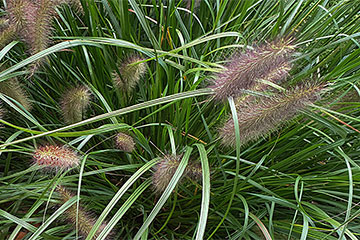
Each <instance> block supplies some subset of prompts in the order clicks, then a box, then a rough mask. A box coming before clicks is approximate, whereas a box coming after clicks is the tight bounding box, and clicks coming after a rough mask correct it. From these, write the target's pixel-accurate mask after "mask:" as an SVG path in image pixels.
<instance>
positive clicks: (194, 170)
mask: <svg viewBox="0 0 360 240" xmlns="http://www.w3.org/2000/svg"><path fill="white" fill-rule="evenodd" d="M181 158H182V155H177V156H174V155H165V156H164V157H163V158H162V160H161V161H160V162H159V163H158V164H157V165H156V166H155V172H154V173H153V177H152V182H153V188H154V189H155V192H156V193H157V194H160V193H162V192H163V191H164V190H165V189H166V187H167V186H168V185H169V182H170V180H171V178H172V177H173V176H174V174H175V172H176V169H177V168H178V167H179V164H180V161H181ZM184 176H187V177H189V178H191V179H193V180H199V178H201V176H202V170H201V166H200V165H198V164H189V165H188V166H187V167H186V169H185V172H184V174H183V176H182V177H184Z"/></svg>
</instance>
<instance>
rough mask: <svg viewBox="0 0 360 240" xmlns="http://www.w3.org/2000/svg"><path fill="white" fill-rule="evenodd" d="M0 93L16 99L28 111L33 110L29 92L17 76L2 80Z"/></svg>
mask: <svg viewBox="0 0 360 240" xmlns="http://www.w3.org/2000/svg"><path fill="white" fill-rule="evenodd" d="M0 93H2V94H5V95H7V96H9V97H11V98H13V99H15V100H16V101H17V102H18V103H20V104H21V105H22V106H23V107H24V108H25V109H26V110H27V111H30V110H31V107H32V105H31V102H30V99H29V94H28V93H27V92H26V91H25V90H24V89H23V86H22V84H21V83H20V82H19V81H18V80H17V79H16V78H12V79H9V80H6V81H2V82H0Z"/></svg>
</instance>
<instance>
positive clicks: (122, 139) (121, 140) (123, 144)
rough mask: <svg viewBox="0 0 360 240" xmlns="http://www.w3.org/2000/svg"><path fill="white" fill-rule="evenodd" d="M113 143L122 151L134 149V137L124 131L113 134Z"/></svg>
mask: <svg viewBox="0 0 360 240" xmlns="http://www.w3.org/2000/svg"><path fill="white" fill-rule="evenodd" d="M115 144H116V147H117V148H118V149H120V150H121V151H124V152H128V153H130V152H132V151H134V149H135V142H134V139H133V138H132V137H131V136H130V135H128V134H126V133H122V132H120V133H118V134H116V136H115Z"/></svg>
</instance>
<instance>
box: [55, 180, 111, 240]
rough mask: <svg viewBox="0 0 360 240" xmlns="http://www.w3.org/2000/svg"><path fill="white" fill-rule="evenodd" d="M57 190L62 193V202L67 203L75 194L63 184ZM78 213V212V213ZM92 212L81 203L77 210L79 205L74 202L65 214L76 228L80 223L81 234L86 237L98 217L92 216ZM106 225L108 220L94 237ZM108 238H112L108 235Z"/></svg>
mask: <svg viewBox="0 0 360 240" xmlns="http://www.w3.org/2000/svg"><path fill="white" fill-rule="evenodd" d="M56 191H57V192H58V193H59V194H60V199H61V202H62V203H66V202H67V201H69V200H70V199H71V198H72V197H74V196H75V194H73V193H72V192H70V191H69V190H67V189H66V188H65V187H63V186H57V187H56ZM76 213H78V214H76ZM92 215H93V214H91V213H90V212H88V211H87V210H85V209H84V208H83V207H82V206H81V205H80V206H79V209H78V211H77V205H76V204H73V205H72V206H71V207H70V208H68V209H67V210H66V211H65V212H64V214H63V216H64V218H65V219H66V220H67V221H69V223H70V224H71V225H72V226H73V227H74V228H75V227H76V224H77V225H78V230H79V234H80V235H81V236H82V237H83V238H84V239H85V238H86V237H87V236H88V234H89V233H90V231H91V229H92V227H93V226H94V225H95V223H96V220H97V219H96V218H94V217H93V216H92ZM105 227H106V222H103V223H102V224H101V225H100V227H99V229H98V230H97V231H96V233H95V235H94V239H95V238H97V237H98V236H99V235H100V233H101V232H102V231H103V229H104V228H105ZM107 239H110V237H109V236H108V238H107Z"/></svg>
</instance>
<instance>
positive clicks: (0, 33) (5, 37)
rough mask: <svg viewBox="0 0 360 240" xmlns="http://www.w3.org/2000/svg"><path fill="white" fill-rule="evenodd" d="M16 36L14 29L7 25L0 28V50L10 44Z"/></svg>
mask: <svg viewBox="0 0 360 240" xmlns="http://www.w3.org/2000/svg"><path fill="white" fill-rule="evenodd" d="M16 36H17V33H16V27H15V26H13V25H9V24H4V25H3V27H2V28H0V48H3V47H4V46H5V45H6V44H8V43H10V42H11V41H12V40H13V39H15V38H16Z"/></svg>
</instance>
